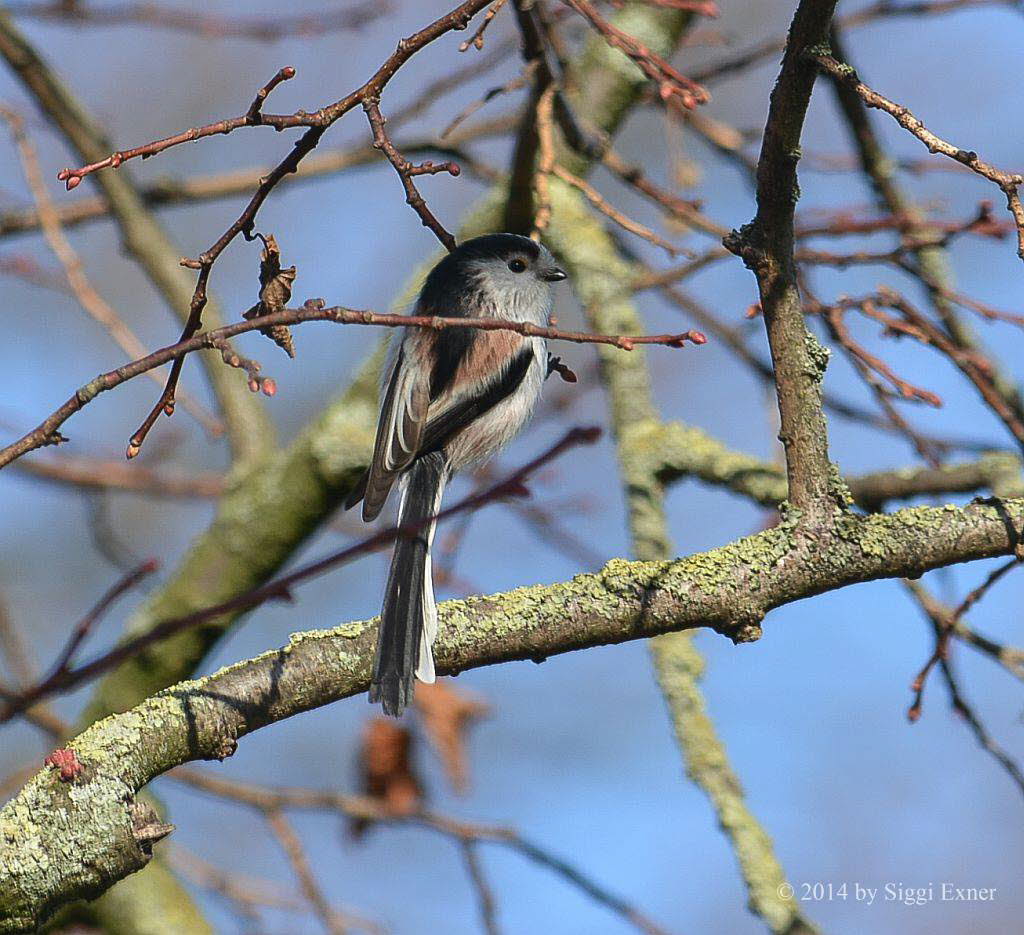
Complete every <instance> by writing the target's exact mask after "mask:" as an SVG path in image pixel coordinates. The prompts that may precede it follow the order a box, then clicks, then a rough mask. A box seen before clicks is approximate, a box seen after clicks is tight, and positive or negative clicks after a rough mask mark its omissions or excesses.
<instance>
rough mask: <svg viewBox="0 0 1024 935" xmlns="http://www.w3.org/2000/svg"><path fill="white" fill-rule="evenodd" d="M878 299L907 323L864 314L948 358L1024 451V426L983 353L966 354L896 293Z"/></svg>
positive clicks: (866, 308) (869, 311) (888, 291)
mask: <svg viewBox="0 0 1024 935" xmlns="http://www.w3.org/2000/svg"><path fill="white" fill-rule="evenodd" d="M878 296H879V301H880V302H881V303H882V304H884V305H887V306H889V307H890V308H893V309H895V310H896V311H898V312H899V313H900V314H901V315H902V316H903V319H904V322H898V321H893V320H892V319H891V318H888V317H884V316H882V315H880V314H879V313H878V310H877V309H875V310H874V312H872V307H871V306H870V305H865V306H862V310H863V311H864V313H865V314H871V315H872V317H877V318H879V320H882V321H883V322H884V323H885V324H886V325H888V326H890V327H892V328H893V329H894V330H896V331H897V332H898V333H903V334H909V335H912V336H914V337H916V338H917V339H918V340H920V341H922V342H923V343H925V344H930V345H931V346H932V347H934V348H936V349H937V350H939V351H941V352H942V353H943V354H945V355H946V356H947V357H948V358H949V359H950V360H951V361H952V362H953V363H954V364H955V365H956V367H957V368H958V369H959V370H960V372H961V373H962V374H963V375H964V376H965V377H967V379H968V380H969V381H970V382H971V383H972V384H974V386H975V388H976V389H977V390H978V393H979V394H980V395H981V397H982V399H983V400H984V401H985V403H986V404H987V405H988V407H989V408H990V409H991V410H992V411H993V412H994V413H995V414H996V415H997V416H998V417H999V419H1000V421H1001V422H1002V423H1003V425H1005V426H1006V428H1007V430H1008V431H1009V432H1010V434H1011V435H1012V436H1013V437H1014V438H1015V439H1016V440H1017V443H1018V444H1019V445H1021V447H1022V448H1024V422H1022V421H1021V420H1020V419H1019V418H1018V417H1017V415H1016V413H1015V412H1014V411H1013V409H1012V408H1011V407H1010V406H1009V405H1008V404H1007V402H1006V400H1005V398H1004V397H1003V395H1002V394H1001V393H1000V392H999V390H998V389H997V388H996V386H995V384H994V382H993V379H992V366H991V364H990V363H989V362H988V361H987V360H986V359H985V358H984V357H983V356H982V355H981V354H980V353H978V352H976V351H970V350H965V349H964V348H961V347H959V346H957V345H956V344H954V343H953V341H952V340H951V339H950V338H949V337H948V336H947V334H946V333H945V332H944V331H943V330H942V329H941V328H940V327H939V326H938V325H936V324H935V323H934V322H933V321H931V320H930V319H929V318H928V316H927V315H924V314H922V313H921V312H919V311H918V310H917V309H915V308H914V307H913V306H912V305H911V304H910V303H909V302H907V300H906V299H904V298H903V297H902V296H901V295H899V294H898V293H896V292H894V291H893V290H892V289H888V288H885V287H880V288H879V290H878Z"/></svg>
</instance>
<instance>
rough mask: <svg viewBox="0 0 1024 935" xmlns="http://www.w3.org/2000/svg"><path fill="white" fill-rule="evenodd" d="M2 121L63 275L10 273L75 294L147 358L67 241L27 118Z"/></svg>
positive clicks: (17, 267) (118, 338)
mask: <svg viewBox="0 0 1024 935" xmlns="http://www.w3.org/2000/svg"><path fill="white" fill-rule="evenodd" d="M0 116H2V117H3V119H4V120H6V121H7V124H8V126H9V127H10V129H11V135H12V136H13V138H14V142H15V145H16V147H17V149H18V155H19V158H20V159H21V165H22V171H23V173H24V176H25V181H26V182H27V183H28V187H29V191H31V193H32V200H33V201H34V202H35V205H36V213H37V214H38V216H39V225H40V227H41V228H42V231H43V237H44V239H45V240H46V243H47V245H48V246H49V248H50V250H51V251H52V253H53V255H54V256H55V257H56V258H57V260H58V261H59V262H60V265H61V267H62V269H63V272H64V275H63V277H49V276H46V275H44V274H42V273H41V271H40V270H38V269H36V268H33V266H32V265H31V264H29V265H27V266H26V265H25V264H17V263H10V264H8V267H7V268H8V269H10V270H11V271H13V272H15V273H18V274H21V275H24V276H26V278H30V279H31V280H32V281H33V282H35V283H36V284H37V285H43V286H46V287H47V288H52V289H57V290H59V291H60V292H64V293H69V294H71V295H73V296H74V297H75V299H76V300H77V301H78V304H79V305H80V306H81V307H82V308H83V309H84V310H85V312H86V313H87V314H88V315H89V316H90V317H91V318H92V319H93V320H94V321H95V322H96V323H97V324H99V325H100V326H101V327H102V328H104V329H105V330H106V332H107V333H108V334H109V335H110V337H111V339H112V340H113V341H114V343H115V344H117V346H118V347H119V348H121V350H122V351H124V353H125V354H126V356H127V357H128V359H129V360H131V359H132V358H137V357H143V356H145V354H146V347H145V345H144V344H143V343H142V341H140V340H139V338H138V337H137V336H136V335H135V332H134V331H132V329H131V328H130V327H129V326H128V325H127V324H126V323H125V321H124V320H123V319H122V318H121V317H120V316H119V315H118V314H117V312H116V311H114V309H113V308H112V307H111V306H110V305H109V304H108V303H107V301H106V300H105V299H104V298H103V296H102V295H100V293H99V291H98V290H97V289H96V288H95V287H94V286H93V284H92V282H91V281H90V279H89V277H88V275H87V274H86V271H85V265H84V264H83V263H82V260H81V258H80V257H79V255H78V253H77V252H76V251H75V249H74V248H73V247H72V246H71V243H70V241H69V240H68V238H67V237H66V236H65V234H64V229H63V227H62V225H61V222H60V216H59V214H58V211H57V206H56V205H55V204H54V202H53V198H52V197H51V196H50V192H49V189H48V187H47V185H46V183H45V182H44V180H43V172H42V169H41V167H40V165H39V157H38V154H37V152H36V148H35V146H34V145H33V144H32V141H31V139H30V138H29V136H28V134H27V133H26V132H25V121H24V119H23V118H22V116H21V115H20V114H18V113H16V112H15V111H13V110H11V109H10V108H8V107H6V106H2V105H0ZM150 376H151V378H152V379H153V380H154V381H155V382H156V383H157V384H162V383H163V380H164V378H163V377H162V376H161V375H160V374H159V373H157V372H155V371H153V372H151V373H150ZM181 402H182V405H183V406H184V407H185V408H186V409H187V410H188V411H189V412H190V413H191V414H192V415H193V416H194V417H195V419H196V420H197V421H198V422H199V424H200V425H202V426H203V428H204V429H205V430H206V431H207V433H209V435H210V436H211V437H213V438H217V437H219V436H221V435H223V434H224V425H223V423H222V422H221V421H220V419H218V418H217V417H216V416H215V415H214V414H213V413H212V412H209V411H208V410H207V409H206V408H205V407H204V406H203V405H202V404H201V403H199V401H198V400H196V399H194V398H193V397H192V396H191V395H186V394H184V393H183V394H182V396H181Z"/></svg>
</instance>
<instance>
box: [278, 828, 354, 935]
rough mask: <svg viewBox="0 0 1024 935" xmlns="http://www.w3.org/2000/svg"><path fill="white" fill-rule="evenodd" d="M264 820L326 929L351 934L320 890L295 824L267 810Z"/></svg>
mask: <svg viewBox="0 0 1024 935" xmlns="http://www.w3.org/2000/svg"><path fill="white" fill-rule="evenodd" d="M263 817H264V818H265V819H266V821H267V825H268V826H269V828H270V830H271V831H272V832H273V834H274V837H275V838H277V842H278V843H279V844H280V845H281V849H282V850H283V851H284V852H285V854H286V855H287V856H288V862H289V863H290V864H291V865H292V870H294V871H295V876H296V877H297V878H298V881H299V886H301V887H302V892H303V894H304V895H305V897H306V899H307V900H308V901H309V904H310V906H311V907H312V909H313V912H314V913H315V914H316V917H317V918H318V919H319V920H320V921H321V922H322V923H323V926H324V928H325V929H327V931H328V932H330V933H331V935H345V933H346V932H348V926H347V925H345V924H344V923H343V922H342V920H341V919H340V918H339V916H338V915H337V913H335V912H334V910H333V909H332V908H331V904H330V903H329V902H328V901H327V897H326V896H324V893H323V890H322V889H320V884H319V883H317V881H316V876H315V875H314V873H313V868H312V867H311V866H310V865H309V859H308V857H307V856H306V850H305V848H304V847H303V846H302V841H301V839H300V838H299V836H298V834H296V833H295V829H294V828H293V827H292V824H291V822H290V821H288V819H287V818H286V817H285V815H284V813H283V812H282V811H281V810H280V809H278V808H269V809H266V810H265V811H264V813H263Z"/></svg>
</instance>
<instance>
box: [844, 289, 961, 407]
mask: <svg viewBox="0 0 1024 935" xmlns="http://www.w3.org/2000/svg"><path fill="white" fill-rule="evenodd" d="M844 311H845V309H844V308H843V307H842V306H841V305H830V306H827V307H826V308H825V309H824V315H825V320H826V321H827V322H828V326H829V329H830V330H831V332H832V335H833V336H834V337H835V339H836V341H838V342H839V344H841V345H842V346H843V348H844V349H845V350H846V352H847V353H848V354H850V355H851V356H853V357H856V358H857V359H858V360H859V361H860V362H861V363H863V364H864V366H866V367H868V368H869V369H871V370H873V371H874V372H875V373H877V374H879V376H881V377H883V378H884V379H885V380H887V381H888V382H889V383H891V384H892V385H893V386H894V387H896V390H897V391H898V392H899V394H900V396H902V397H903V398H904V399H910V400H920V401H921V402H925V403H928V404H929V405H932V406H941V405H942V400H941V399H939V397H938V396H936V395H935V394H934V393H933V392H931V391H930V390H926V389H922V388H921V387H919V386H916V385H914V384H913V383H910V382H908V381H907V380H904V379H903V378H902V377H900V376H899V375H898V374H896V373H895V372H894V371H893V369H892V368H891V367H890V366H889V365H888V364H887V363H886V362H885V361H884V360H882V359H881V358H880V357H876V356H875V355H874V354H872V353H871V352H870V351H868V350H867V349H866V348H865V347H864V346H863V345H861V344H858V343H857V341H855V340H854V338H853V336H852V335H851V334H850V329H849V328H847V327H846V321H845V319H844V317H843V315H844Z"/></svg>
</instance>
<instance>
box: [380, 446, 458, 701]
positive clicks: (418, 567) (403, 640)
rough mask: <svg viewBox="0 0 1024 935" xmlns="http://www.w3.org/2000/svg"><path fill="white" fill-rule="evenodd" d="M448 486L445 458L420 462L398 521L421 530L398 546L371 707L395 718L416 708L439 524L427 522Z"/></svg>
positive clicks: (390, 576) (387, 593) (438, 454)
mask: <svg viewBox="0 0 1024 935" xmlns="http://www.w3.org/2000/svg"><path fill="white" fill-rule="evenodd" d="M444 482H445V458H444V455H443V454H442V453H441V452H439V451H435V452H431V453H430V454H427V455H424V456H423V457H420V458H418V459H417V460H416V461H415V462H414V463H413V465H412V467H411V468H410V470H409V486H408V488H407V490H406V493H405V500H404V502H403V505H402V510H401V512H400V514H399V517H398V522H399V525H403V526H412V527H418V528H417V529H416V532H414V533H409V534H400V535H399V537H398V538H397V539H396V540H395V551H394V555H393V556H392V558H391V570H390V572H389V573H388V582H387V586H386V590H385V593H384V607H383V609H382V610H381V614H380V630H379V632H378V636H377V655H376V658H375V659H374V662H373V679H372V681H371V682H370V701H371V702H378V701H379V702H380V703H381V705H382V706H383V708H384V713H385V714H389V715H391V716H393V717H398V716H399V715H401V713H402V712H403V711H404V710H405V708H406V707H408V705H409V704H410V703H411V702H412V695H413V684H414V682H415V675H416V666H417V665H418V664H419V652H420V637H421V635H422V633H423V623H424V621H423V592H424V588H425V587H429V586H430V584H429V582H427V581H426V563H427V554H428V551H429V548H430V545H429V543H430V534H431V527H432V526H433V523H428V522H426V521H427V520H428V519H429V518H430V517H431V516H433V515H434V514H435V512H436V510H437V503H438V494H439V492H440V489H441V487H442V486H443V485H444Z"/></svg>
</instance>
